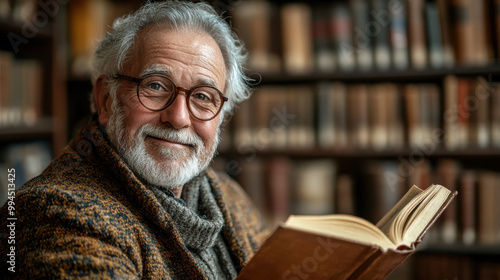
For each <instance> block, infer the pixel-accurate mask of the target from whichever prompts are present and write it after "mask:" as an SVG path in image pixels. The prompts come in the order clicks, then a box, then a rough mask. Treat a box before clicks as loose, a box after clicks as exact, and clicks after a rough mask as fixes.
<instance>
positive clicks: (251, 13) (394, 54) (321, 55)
mask: <svg viewBox="0 0 500 280" xmlns="http://www.w3.org/2000/svg"><path fill="white" fill-rule="evenodd" d="M495 5H497V4H496V2H495V3H494V0H480V1H474V0H460V1H450V0H433V1H426V0H390V1H389V0H369V1H365V0H341V1H333V2H332V3H329V4H325V3H321V2H319V3H312V4H311V3H305V2H295V1H291V2H289V3H285V4H282V5H277V4H274V3H272V1H266V0H252V1H242V3H236V4H235V5H234V7H233V10H232V12H231V14H232V16H233V18H232V20H233V22H234V27H235V30H236V32H237V33H238V35H239V36H240V37H241V38H242V39H243V41H245V43H246V45H247V47H248V49H249V50H250V60H249V66H250V67H251V68H252V69H254V70H258V71H271V72H272V71H282V70H285V71H287V72H304V71H312V70H315V69H316V70H321V71H332V70H372V69H390V68H394V69H407V68H426V67H433V68H440V67H449V66H452V65H456V64H463V65H476V66H477V65H485V64H489V63H493V62H494V61H495V59H496V58H498V55H499V54H500V52H499V51H498V50H495V49H494V48H495V46H497V45H498V42H497V40H498V36H499V35H498V34H499V32H500V24H499V23H500V15H498V14H497V10H498V9H493V8H494V7H496V6H495Z"/></svg>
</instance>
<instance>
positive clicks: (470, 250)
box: [418, 244, 500, 258]
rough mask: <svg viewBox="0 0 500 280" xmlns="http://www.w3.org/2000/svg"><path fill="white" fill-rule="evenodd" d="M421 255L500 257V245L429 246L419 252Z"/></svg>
mask: <svg viewBox="0 0 500 280" xmlns="http://www.w3.org/2000/svg"><path fill="white" fill-rule="evenodd" d="M418 252H419V253H420V254H447V255H467V256H482V257H487V256H489V257H497V258H498V257H500V244H494V245H472V246H467V245H461V244H457V245H429V246H428V247H426V248H423V249H421V250H419V251H418Z"/></svg>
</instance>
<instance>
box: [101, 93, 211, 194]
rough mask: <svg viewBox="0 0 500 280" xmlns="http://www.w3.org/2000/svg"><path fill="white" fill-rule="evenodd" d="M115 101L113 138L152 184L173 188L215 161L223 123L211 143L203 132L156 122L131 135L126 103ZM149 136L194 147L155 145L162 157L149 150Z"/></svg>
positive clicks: (108, 129) (111, 120)
mask: <svg viewBox="0 0 500 280" xmlns="http://www.w3.org/2000/svg"><path fill="white" fill-rule="evenodd" d="M112 103H113V104H112V107H113V108H112V114H111V116H110V118H109V121H108V124H107V125H106V132H107V134H108V136H109V139H110V141H111V143H113V145H115V147H116V148H117V150H118V153H119V154H120V156H121V157H122V158H123V159H124V160H125V162H126V163H127V164H128V165H129V167H130V169H132V171H134V172H135V173H136V174H138V175H139V176H141V177H142V178H143V179H145V180H146V181H147V182H149V183H150V184H154V185H157V186H161V187H166V188H168V189H170V190H173V189H175V188H177V187H179V186H182V185H184V184H185V183H187V182H188V181H190V180H191V179H193V178H194V177H196V176H197V175H198V174H200V172H201V171H203V170H205V169H206V168H207V166H208V165H209V164H210V162H211V161H212V158H213V157H214V155H215V153H216V149H217V146H218V143H219V141H220V139H219V135H220V125H219V126H218V127H217V132H216V135H215V139H214V140H213V143H212V145H211V146H209V147H205V146H204V143H203V140H202V139H201V137H200V136H199V135H197V134H195V133H191V132H190V131H188V130H187V129H185V130H175V129H170V128H162V127H157V126H154V125H152V124H145V125H143V126H141V127H140V128H139V129H138V130H137V132H136V134H135V135H133V136H129V134H128V132H129V130H128V128H127V127H126V126H125V123H124V119H125V112H124V110H123V106H120V105H118V103H119V102H116V100H114V101H113V102H112ZM146 136H154V137H156V138H161V139H168V140H170V141H174V142H179V143H183V144H187V145H188V146H189V147H190V148H189V150H187V149H175V148H165V147H160V146H154V147H153V150H154V152H155V153H156V158H162V160H161V161H158V160H156V159H155V157H153V156H152V155H151V154H150V153H149V152H148V151H146V144H145V139H146ZM129 137H130V138H129ZM182 159H184V160H182Z"/></svg>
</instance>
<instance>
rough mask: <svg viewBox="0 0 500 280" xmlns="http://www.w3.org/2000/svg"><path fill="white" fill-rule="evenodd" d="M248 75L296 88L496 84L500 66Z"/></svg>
mask: <svg viewBox="0 0 500 280" xmlns="http://www.w3.org/2000/svg"><path fill="white" fill-rule="evenodd" d="M248 75H249V76H250V77H251V78H253V79H254V80H255V81H256V82H257V83H258V84H257V86H259V85H267V84H295V83H316V82H318V81H322V80H328V81H332V80H335V81H343V82H350V83H359V82H360V81H363V82H366V83H374V82H381V81H391V82H399V83H411V82H439V81H442V79H443V78H444V77H446V76H448V75H454V76H463V77H477V76H483V77H485V78H488V77H491V79H492V81H498V80H499V78H500V64H489V65H486V66H481V67H479V66H474V67H471V66H455V67H451V68H439V69H436V68H428V69H405V70H381V71H356V70H352V71H314V72H306V73H283V72H279V73H276V72H274V73H273V72H252V71H249V72H248Z"/></svg>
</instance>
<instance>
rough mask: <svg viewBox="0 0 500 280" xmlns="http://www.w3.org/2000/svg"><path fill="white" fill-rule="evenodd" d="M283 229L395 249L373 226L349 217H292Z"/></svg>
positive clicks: (357, 218)
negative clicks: (287, 228)
mask: <svg viewBox="0 0 500 280" xmlns="http://www.w3.org/2000/svg"><path fill="white" fill-rule="evenodd" d="M285 227H289V228H294V229H299V230H304V231H309V232H314V233H318V234H323V235H327V236H335V237H339V238H343V239H347V240H353V241H357V242H360V243H366V244H373V245H376V246H378V247H380V248H382V249H383V250H384V251H385V250H387V249H389V248H395V246H394V243H393V242H392V241H391V240H390V239H389V238H388V237H387V236H386V235H385V234H384V233H383V232H382V231H381V230H380V229H379V228H377V227H376V226H375V225H373V224H372V223H370V222H369V221H367V220H365V219H363V218H360V217H355V216H351V215H323V216H297V215H292V216H290V217H289V218H288V220H287V221H286V223H285Z"/></svg>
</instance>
